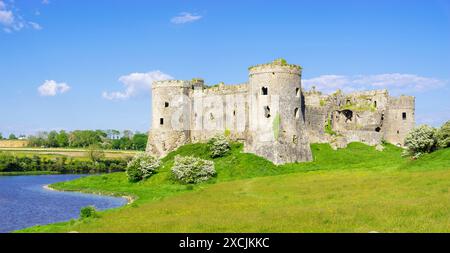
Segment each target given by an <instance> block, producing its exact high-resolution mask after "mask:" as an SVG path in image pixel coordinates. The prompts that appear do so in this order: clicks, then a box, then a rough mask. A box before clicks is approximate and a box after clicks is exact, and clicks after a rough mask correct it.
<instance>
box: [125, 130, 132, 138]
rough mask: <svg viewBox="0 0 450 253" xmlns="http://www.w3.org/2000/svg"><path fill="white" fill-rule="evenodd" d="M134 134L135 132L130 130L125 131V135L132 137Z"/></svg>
mask: <svg viewBox="0 0 450 253" xmlns="http://www.w3.org/2000/svg"><path fill="white" fill-rule="evenodd" d="M132 136H133V132H132V131H130V130H125V131H123V137H125V138H128V139H131V137H132Z"/></svg>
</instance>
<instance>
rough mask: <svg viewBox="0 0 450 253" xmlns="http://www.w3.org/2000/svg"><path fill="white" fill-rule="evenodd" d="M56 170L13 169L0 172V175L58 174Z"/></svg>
mask: <svg viewBox="0 0 450 253" xmlns="http://www.w3.org/2000/svg"><path fill="white" fill-rule="evenodd" d="M58 174H61V173H60V172H58V171H13V172H0V176H38V175H58Z"/></svg>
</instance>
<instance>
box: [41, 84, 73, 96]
mask: <svg viewBox="0 0 450 253" xmlns="http://www.w3.org/2000/svg"><path fill="white" fill-rule="evenodd" d="M69 90H70V86H69V85H67V84H66V83H57V82H56V81H54V80H46V81H45V82H44V83H43V84H42V85H41V86H39V87H38V92H39V94H40V95H41V96H51V97H53V96H56V95H58V94H63V93H66V92H68V91H69Z"/></svg>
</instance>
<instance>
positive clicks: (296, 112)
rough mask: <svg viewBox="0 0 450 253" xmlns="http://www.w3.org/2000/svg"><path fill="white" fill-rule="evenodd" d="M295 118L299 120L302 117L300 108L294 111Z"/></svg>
mask: <svg viewBox="0 0 450 253" xmlns="http://www.w3.org/2000/svg"><path fill="white" fill-rule="evenodd" d="M294 116H295V118H297V119H298V118H299V117H300V113H298V108H295V109H294Z"/></svg>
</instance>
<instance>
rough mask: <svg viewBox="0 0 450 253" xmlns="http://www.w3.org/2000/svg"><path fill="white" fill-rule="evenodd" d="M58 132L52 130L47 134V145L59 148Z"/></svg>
mask: <svg viewBox="0 0 450 253" xmlns="http://www.w3.org/2000/svg"><path fill="white" fill-rule="evenodd" d="M57 138H58V133H57V132H56V131H51V132H50V133H48V136H47V145H46V146H47V147H50V148H57V147H58V146H59V145H58V139H57Z"/></svg>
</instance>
